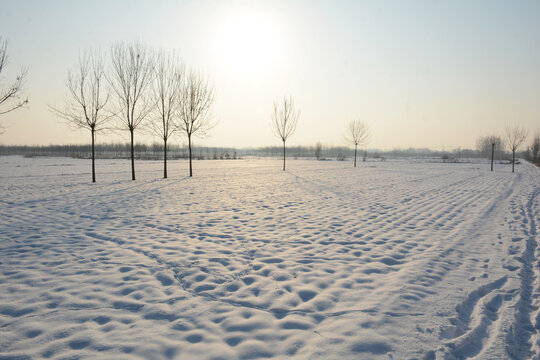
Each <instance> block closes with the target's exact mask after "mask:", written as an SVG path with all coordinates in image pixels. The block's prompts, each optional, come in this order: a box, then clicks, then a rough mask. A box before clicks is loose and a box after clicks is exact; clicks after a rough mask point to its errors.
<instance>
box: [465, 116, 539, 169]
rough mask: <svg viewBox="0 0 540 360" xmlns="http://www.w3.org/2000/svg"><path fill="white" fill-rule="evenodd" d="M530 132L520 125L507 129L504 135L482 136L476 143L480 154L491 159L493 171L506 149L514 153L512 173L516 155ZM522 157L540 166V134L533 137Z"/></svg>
mask: <svg viewBox="0 0 540 360" xmlns="http://www.w3.org/2000/svg"><path fill="white" fill-rule="evenodd" d="M527 136H528V131H527V130H526V129H524V128H522V127H521V126H519V125H514V126H511V127H507V128H506V129H505V132H504V135H503V136H502V137H501V136H499V135H495V134H492V135H487V136H481V137H479V138H478V139H477V141H476V147H477V149H478V151H479V152H480V153H482V154H483V155H485V156H486V157H488V158H490V159H491V171H493V162H494V160H495V158H498V159H501V157H502V155H503V154H504V151H505V149H508V150H509V151H510V152H511V153H512V172H514V165H515V162H516V153H517V152H518V150H519V148H520V147H522V145H523V144H524V143H525V140H526V139H527ZM522 156H523V157H524V158H525V159H527V160H529V161H531V162H532V163H534V164H536V165H538V166H540V133H536V134H535V135H534V136H533V139H532V141H531V144H530V146H529V147H528V148H527V149H525V150H524V151H523V152H522Z"/></svg>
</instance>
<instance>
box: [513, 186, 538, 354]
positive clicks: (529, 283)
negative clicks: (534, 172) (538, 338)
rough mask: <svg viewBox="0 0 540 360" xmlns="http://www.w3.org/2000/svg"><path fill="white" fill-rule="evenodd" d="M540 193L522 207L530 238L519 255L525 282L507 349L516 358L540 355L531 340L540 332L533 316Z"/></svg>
mask: <svg viewBox="0 0 540 360" xmlns="http://www.w3.org/2000/svg"><path fill="white" fill-rule="evenodd" d="M538 194H540V188H536V189H535V190H534V191H533V193H532V195H531V196H530V197H529V200H528V201H527V203H526V205H525V207H524V208H522V209H523V210H524V211H523V212H524V213H525V215H526V216H525V217H524V218H523V222H524V225H525V226H526V236H527V239H526V242H525V251H524V252H523V254H522V255H521V257H520V258H518V261H520V263H521V270H520V272H519V278H520V281H521V284H520V288H519V299H518V301H517V303H516V311H515V318H514V323H513V324H512V326H511V329H510V332H509V334H508V346H507V352H508V355H509V356H510V357H511V358H512V359H524V358H528V357H534V358H537V357H538V356H539V355H540V354H538V353H536V354H535V353H534V352H533V350H532V346H531V343H530V339H531V337H532V335H533V334H535V333H536V332H538V326H537V327H536V329H535V325H533V322H534V320H532V319H531V317H532V316H533V314H534V312H533V310H535V309H534V306H533V290H534V289H533V284H534V283H535V280H536V279H537V276H538V269H536V270H535V269H534V266H535V261H537V260H538V259H536V257H535V252H536V249H537V247H538V239H537V235H538V234H537V225H536V221H537V220H538V218H537V215H536V214H538V212H537V211H535V209H534V205H535V202H536V199H537V197H538ZM536 325H538V324H536Z"/></svg>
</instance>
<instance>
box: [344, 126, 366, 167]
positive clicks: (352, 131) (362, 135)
mask: <svg viewBox="0 0 540 360" xmlns="http://www.w3.org/2000/svg"><path fill="white" fill-rule="evenodd" d="M345 139H346V140H347V142H348V143H350V144H352V145H354V167H356V153H357V150H358V145H364V144H366V143H367V141H368V139H369V126H368V125H367V124H365V123H363V122H362V121H360V120H354V121H351V122H350V123H349V127H348V128H347V133H346V135H345Z"/></svg>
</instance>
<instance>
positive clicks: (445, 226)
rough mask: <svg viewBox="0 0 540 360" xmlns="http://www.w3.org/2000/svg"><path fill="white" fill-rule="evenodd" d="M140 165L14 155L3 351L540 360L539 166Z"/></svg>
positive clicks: (2, 232) (7, 165) (6, 219)
mask: <svg viewBox="0 0 540 360" xmlns="http://www.w3.org/2000/svg"><path fill="white" fill-rule="evenodd" d="M137 164H138V175H139V179H138V180H137V181H136V182H131V181H129V180H127V179H128V178H129V169H128V165H129V164H128V162H127V161H122V160H114V161H113V160H111V161H103V160H100V161H99V162H98V183H97V184H89V183H88V182H87V180H88V179H87V178H88V177H89V176H88V174H86V171H88V162H87V161H82V160H71V159H23V158H18V157H2V158H0V188H1V191H2V196H1V198H0V239H1V240H0V269H1V270H0V289H1V291H0V358H2V357H6V356H14V355H28V356H30V357H32V358H34V357H35V358H40V357H45V358H65V357H85V356H87V357H92V358H96V357H106V358H111V357H112V358H122V359H123V358H129V357H133V358H155V359H160V358H185V359H193V358H197V359H198V358H200V359H250V358H272V357H273V358H287V357H297V358H300V359H304V358H306V359H307V358H309V359H372V358H374V359H376V358H381V359H388V358H393V359H414V358H415V359H436V358H437V359H468V358H477V359H494V358H498V359H527V358H531V359H534V358H538V357H540V335H539V331H540V312H539V306H540V276H539V270H540V262H539V261H538V259H539V258H540V247H539V246H538V242H539V240H540V235H539V234H540V230H539V229H540V171H539V169H537V168H534V167H533V166H531V165H529V164H523V165H520V166H518V167H517V173H515V174H512V173H511V172H510V168H509V167H508V166H503V165H500V166H499V167H498V168H496V172H494V173H490V172H489V171H488V165H486V164H435V163H421V162H390V161H388V162H382V163H362V164H361V165H360V167H359V168H356V169H354V168H352V167H351V166H350V165H351V164H350V163H346V162H316V161H290V162H289V164H288V166H289V171H287V172H282V171H279V162H278V161H265V160H260V161H202V162H197V163H196V167H195V177H194V178H192V179H189V178H186V177H184V173H185V171H186V169H185V167H186V163H185V162H172V163H171V164H170V168H171V169H172V171H171V173H170V176H171V178H170V179H168V180H163V179H158V178H157V177H158V176H159V175H160V164H159V162H138V163H137ZM81 174H82V175H81ZM124 179H125V180H124Z"/></svg>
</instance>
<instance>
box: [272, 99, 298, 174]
mask: <svg viewBox="0 0 540 360" xmlns="http://www.w3.org/2000/svg"><path fill="white" fill-rule="evenodd" d="M299 116H300V112H299V111H296V110H295V108H294V99H293V97H292V96H289V97H287V96H285V97H283V102H282V103H281V106H280V105H279V104H278V102H277V101H275V102H274V111H273V112H272V123H271V125H272V130H273V131H274V134H275V135H276V136H277V137H278V138H280V139H281V141H283V171H285V155H286V154H285V153H286V150H285V142H286V141H287V139H288V138H289V137H291V136H292V135H293V134H294V132H295V130H296V125H297V124H298V117H299Z"/></svg>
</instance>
